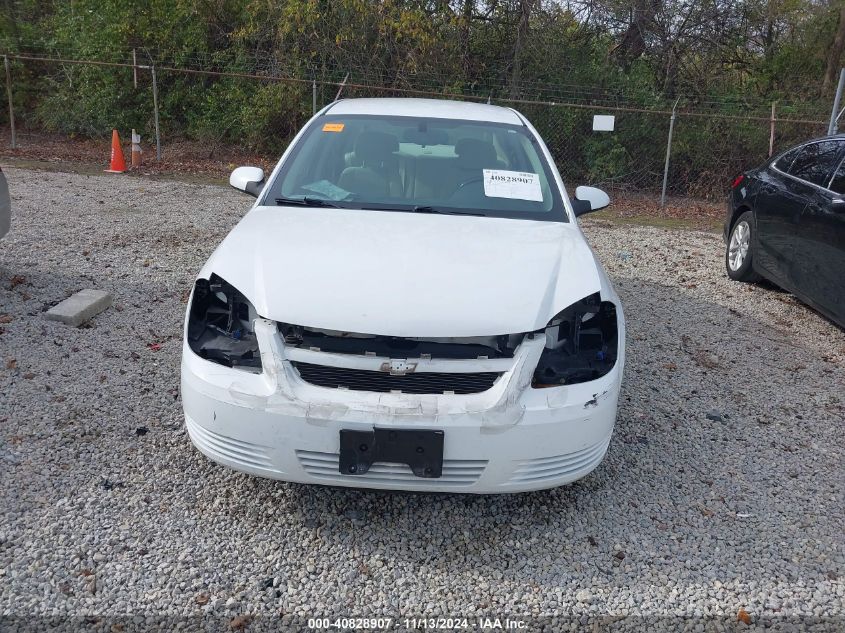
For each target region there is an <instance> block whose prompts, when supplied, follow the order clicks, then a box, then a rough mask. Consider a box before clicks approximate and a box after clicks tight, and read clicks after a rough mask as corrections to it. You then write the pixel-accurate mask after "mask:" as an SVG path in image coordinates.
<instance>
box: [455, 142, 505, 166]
mask: <svg viewBox="0 0 845 633" xmlns="http://www.w3.org/2000/svg"><path fill="white" fill-rule="evenodd" d="M455 153H456V154H457V155H458V156H459V157H460V158H461V161H460V163H461V167H462V168H464V169H468V168H469V169H473V168H474V169H483V168H491V167H496V166H497V165H498V159H497V157H496V148H495V147H493V143H489V142H487V141H479V140H478V139H475V138H462V139H461V140H459V141H458V142H457V143H456V144H455Z"/></svg>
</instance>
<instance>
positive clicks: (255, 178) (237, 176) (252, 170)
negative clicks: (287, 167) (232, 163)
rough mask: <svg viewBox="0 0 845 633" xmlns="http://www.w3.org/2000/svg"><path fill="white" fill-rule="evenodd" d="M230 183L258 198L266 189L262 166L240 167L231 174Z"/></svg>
mask: <svg viewBox="0 0 845 633" xmlns="http://www.w3.org/2000/svg"><path fill="white" fill-rule="evenodd" d="M229 184H230V185H232V186H233V187H234V188H235V189H237V190H238V191H243V192H244V193H248V194H249V195H251V196H253V197H255V198H257V197H258V194H260V193H261V190H262V189H264V170H263V169H261V168H260V167H238V168H237V169H235V171H233V172H232V175H231V176H229Z"/></svg>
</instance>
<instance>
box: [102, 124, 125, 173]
mask: <svg viewBox="0 0 845 633" xmlns="http://www.w3.org/2000/svg"><path fill="white" fill-rule="evenodd" d="M103 171H106V172H108V173H110V174H122V173H123V172H125V171H126V161H125V160H123V149H122V148H121V147H120V137H119V136H118V135H117V130H112V133H111V164H110V165H109V168H108V169H105V170H103Z"/></svg>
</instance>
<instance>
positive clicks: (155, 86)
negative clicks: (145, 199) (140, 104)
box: [150, 64, 161, 161]
mask: <svg viewBox="0 0 845 633" xmlns="http://www.w3.org/2000/svg"><path fill="white" fill-rule="evenodd" d="M150 74H151V75H152V79H153V114H154V116H155V127H156V161H160V160H161V134H160V133H159V129H158V83H157V82H156V67H155V66H154V65H152V64H151V65H150Z"/></svg>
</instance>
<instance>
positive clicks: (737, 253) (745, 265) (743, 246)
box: [725, 211, 760, 282]
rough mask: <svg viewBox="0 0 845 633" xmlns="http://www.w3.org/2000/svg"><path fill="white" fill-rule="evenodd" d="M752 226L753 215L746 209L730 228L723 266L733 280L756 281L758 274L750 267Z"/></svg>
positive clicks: (752, 242)
mask: <svg viewBox="0 0 845 633" xmlns="http://www.w3.org/2000/svg"><path fill="white" fill-rule="evenodd" d="M753 226H754V216H753V214H752V213H751V211H746V212H745V213H743V214H742V215H741V216H739V217H738V218H737V220H736V222H734V225H733V227H732V228H731V234H730V236H729V237H728V244H727V247H726V248H725V268H727V271H728V277H730V278H731V279H733V280H734V281H749V282H750V281H758V280H759V279H760V275H758V274H757V273H755V272H754V269H753V268H752V267H751V260H752V258H753V255H754V253H753V250H754V247H753V244H754V240H752V234H751V232H752V231H753V228H752V227H753Z"/></svg>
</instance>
